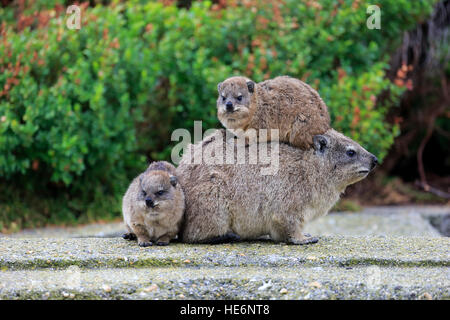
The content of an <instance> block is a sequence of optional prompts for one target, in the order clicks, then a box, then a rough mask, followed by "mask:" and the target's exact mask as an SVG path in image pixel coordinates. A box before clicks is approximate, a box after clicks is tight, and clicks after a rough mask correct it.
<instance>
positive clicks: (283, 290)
mask: <svg viewBox="0 0 450 320" xmlns="http://www.w3.org/2000/svg"><path fill="white" fill-rule="evenodd" d="M280 293H281V294H286V293H288V291H287V289H286V288H283V289H281V290H280Z"/></svg>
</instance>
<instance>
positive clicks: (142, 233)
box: [122, 161, 184, 247]
mask: <svg viewBox="0 0 450 320" xmlns="http://www.w3.org/2000/svg"><path fill="white" fill-rule="evenodd" d="M175 170H176V169H175V167H174V166H173V165H171V164H170V163H168V162H165V161H159V162H153V163H152V164H150V166H149V167H148V168H147V170H146V171H145V172H143V173H142V174H140V175H139V176H138V177H136V178H135V179H134V180H133V182H132V183H131V185H130V186H129V188H128V190H127V192H126V193H125V195H124V197H123V201H122V212H123V219H124V222H125V226H126V228H127V230H128V233H125V234H124V235H123V238H124V239H127V240H135V239H136V238H137V240H138V244H139V246H141V247H146V246H150V245H152V244H153V243H156V244H157V245H167V244H169V242H170V240H171V239H173V238H175V236H176V235H177V234H178V231H179V228H180V225H181V223H182V219H183V213H184V194H183V190H182V188H181V186H180V184H179V183H178V179H177V177H176V173H175Z"/></svg>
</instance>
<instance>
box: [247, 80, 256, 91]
mask: <svg viewBox="0 0 450 320" xmlns="http://www.w3.org/2000/svg"><path fill="white" fill-rule="evenodd" d="M247 88H248V91H249V92H250V93H253V92H255V83H254V82H253V81H252V80H248V81H247Z"/></svg>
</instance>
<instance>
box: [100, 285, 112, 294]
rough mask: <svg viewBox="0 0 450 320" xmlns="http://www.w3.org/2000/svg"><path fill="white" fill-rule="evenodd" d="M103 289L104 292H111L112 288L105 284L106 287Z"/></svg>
mask: <svg viewBox="0 0 450 320" xmlns="http://www.w3.org/2000/svg"><path fill="white" fill-rule="evenodd" d="M102 289H103V291H105V292H111V287H110V286H108V285H107V284H104V285H103V286H102Z"/></svg>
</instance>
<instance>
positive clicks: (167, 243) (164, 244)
mask: <svg viewBox="0 0 450 320" xmlns="http://www.w3.org/2000/svg"><path fill="white" fill-rule="evenodd" d="M156 245H157V246H168V245H169V241H158V242H157V243H156Z"/></svg>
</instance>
